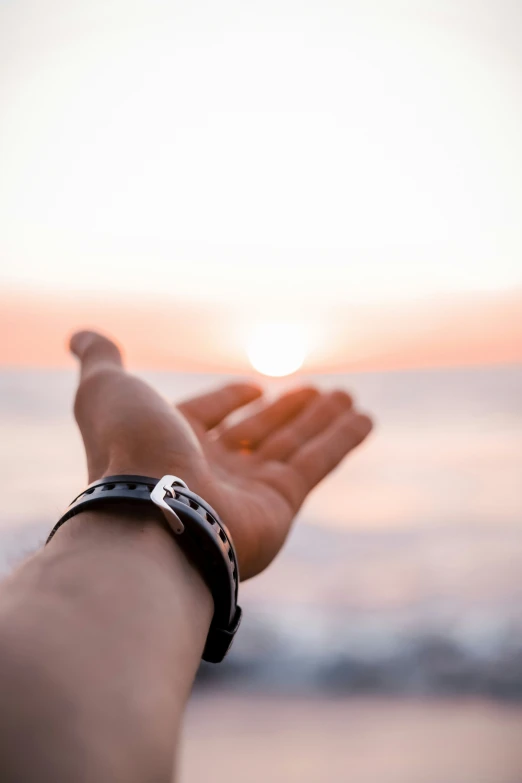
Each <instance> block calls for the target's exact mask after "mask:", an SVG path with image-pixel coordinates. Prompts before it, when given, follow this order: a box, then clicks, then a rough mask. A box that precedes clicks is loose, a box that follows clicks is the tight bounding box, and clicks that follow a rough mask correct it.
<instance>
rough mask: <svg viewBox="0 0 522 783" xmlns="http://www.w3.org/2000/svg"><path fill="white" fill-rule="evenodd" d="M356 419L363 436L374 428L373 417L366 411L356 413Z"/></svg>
mask: <svg viewBox="0 0 522 783" xmlns="http://www.w3.org/2000/svg"><path fill="white" fill-rule="evenodd" d="M357 420H358V427H359V430H360V432H362V433H363V437H366V436H367V435H369V434H370V432H371V431H372V430H373V428H374V421H373V419H372V418H371V417H370V416H368V414H366V413H358V414H357Z"/></svg>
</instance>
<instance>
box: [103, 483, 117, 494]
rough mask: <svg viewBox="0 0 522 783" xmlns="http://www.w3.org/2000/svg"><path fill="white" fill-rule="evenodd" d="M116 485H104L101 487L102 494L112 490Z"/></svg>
mask: <svg viewBox="0 0 522 783" xmlns="http://www.w3.org/2000/svg"><path fill="white" fill-rule="evenodd" d="M115 486H116V484H104V485H103V487H102V492H108V491H109V490H111V489H114V487H115Z"/></svg>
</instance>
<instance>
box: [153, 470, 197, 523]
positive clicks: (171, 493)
mask: <svg viewBox="0 0 522 783" xmlns="http://www.w3.org/2000/svg"><path fill="white" fill-rule="evenodd" d="M175 486H178V487H185V489H188V487H187V485H186V484H185V482H184V481H182V479H180V478H178V477H177V476H163V478H162V479H160V480H159V481H158V483H157V484H156V486H155V487H154V489H153V490H152V492H151V493H150V499H151V500H152V502H153V503H155V504H156V505H157V506H158V508H160V509H161V510H162V512H163V516H164V517H165V519H166V520H167V522H168V524H169V527H171V528H172V530H173V531H174V533H176V534H177V535H178V536H179V535H181V533H183V531H184V530H185V527H184V525H183V522H182V521H181V519H180V518H179V517H178V515H177V514H176V512H175V511H174V509H172V508H171V507H170V506H169V504H168V503H167V502H166V501H165V498H166V497H167V496H168V497H171V498H173V497H175V490H174V487H175Z"/></svg>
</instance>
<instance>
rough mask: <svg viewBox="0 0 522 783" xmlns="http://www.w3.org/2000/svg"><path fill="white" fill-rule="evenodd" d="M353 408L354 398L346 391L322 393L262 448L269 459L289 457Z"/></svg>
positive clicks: (270, 437) (264, 443) (263, 454)
mask: <svg viewBox="0 0 522 783" xmlns="http://www.w3.org/2000/svg"><path fill="white" fill-rule="evenodd" d="M351 407H352V398H351V397H350V395H349V394H346V392H344V391H334V392H330V393H328V394H321V395H320V396H319V397H317V398H316V399H315V400H313V401H312V402H311V403H310V404H309V405H308V406H307V407H306V408H305V409H304V410H303V411H302V412H301V413H300V414H299V415H298V416H296V417H295V419H293V421H290V422H289V423H288V424H287V425H286V426H284V427H281V428H280V429H279V430H277V431H276V432H275V433H274V434H273V435H270V436H269V437H268V438H266V440H265V441H264V442H263V444H262V445H261V447H260V448H259V452H258V453H259V456H262V457H263V458H264V459H267V460H279V461H282V460H286V459H288V458H289V457H290V456H291V455H292V454H293V453H294V452H295V451H297V449H298V448H300V447H301V446H303V445H304V444H305V443H306V442H307V441H309V440H310V439H311V438H313V437H315V436H316V435H318V434H319V433H320V432H322V431H323V430H324V429H326V427H328V425H329V424H331V423H332V421H334V419H336V418H337V417H338V416H340V415H341V414H342V413H345V412H346V411H349V410H350V409H351Z"/></svg>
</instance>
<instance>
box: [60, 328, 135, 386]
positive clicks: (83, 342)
mask: <svg viewBox="0 0 522 783" xmlns="http://www.w3.org/2000/svg"><path fill="white" fill-rule="evenodd" d="M69 348H70V350H71V353H73V354H74V355H75V356H76V357H77V358H78V359H79V360H80V367H81V377H82V379H83V378H85V377H86V376H87V375H90V374H91V373H92V372H95V371H97V370H100V369H103V368H104V367H123V361H122V357H121V352H120V349H119V348H118V346H117V345H116V344H115V343H114V342H112V340H109V338H108V337H104V336H103V335H102V334H98V333H97V332H90V331H81V332H76V333H75V334H73V336H72V337H71V339H70V342H69Z"/></svg>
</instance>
